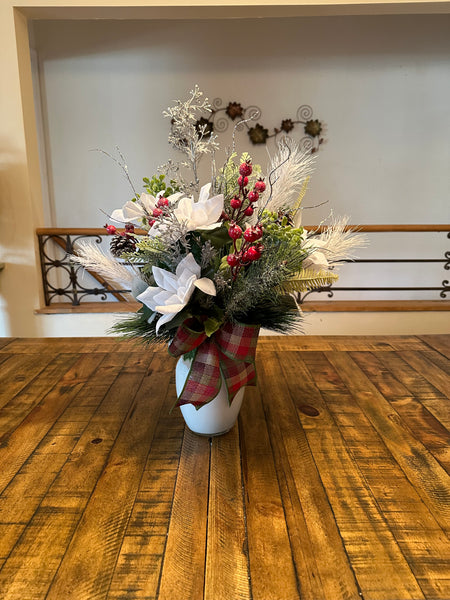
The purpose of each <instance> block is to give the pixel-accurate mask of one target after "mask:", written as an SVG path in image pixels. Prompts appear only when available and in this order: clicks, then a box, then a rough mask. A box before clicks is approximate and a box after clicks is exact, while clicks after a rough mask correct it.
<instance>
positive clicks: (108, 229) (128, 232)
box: [103, 223, 134, 237]
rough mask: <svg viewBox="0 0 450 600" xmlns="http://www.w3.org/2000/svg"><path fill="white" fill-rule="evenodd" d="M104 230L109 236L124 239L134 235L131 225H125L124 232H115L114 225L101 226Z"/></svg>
mask: <svg viewBox="0 0 450 600" xmlns="http://www.w3.org/2000/svg"><path fill="white" fill-rule="evenodd" d="M103 227H104V228H105V229H106V232H107V233H108V234H109V235H116V233H117V235H122V236H126V237H130V236H131V235H132V234H133V233H134V225H133V223H125V231H120V232H117V227H115V225H103Z"/></svg>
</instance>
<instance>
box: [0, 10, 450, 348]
mask: <svg viewBox="0 0 450 600" xmlns="http://www.w3.org/2000/svg"><path fill="white" fill-rule="evenodd" d="M34 4H35V3H34V2H33V3H32V2H26V1H22V2H20V1H19V2H15V3H13V2H11V1H10V0H2V2H1V3H0V78H1V80H0V115H1V134H0V262H3V263H5V269H4V270H3V271H2V272H1V273H0V335H6V336H8V335H14V336H33V335H58V334H59V335H65V334H67V333H68V334H70V335H76V334H84V335H90V334H92V333H94V334H98V327H97V325H92V319H93V318H94V317H92V316H89V317H87V318H83V317H79V316H71V315H66V316H64V317H63V316H59V317H55V318H52V317H49V316H36V315H34V312H33V311H34V310H35V309H36V308H38V307H39V306H40V305H41V297H40V296H41V294H40V284H39V280H40V276H39V273H38V263H37V260H36V244H35V236H34V230H35V228H36V227H38V226H40V225H42V222H43V210H42V198H41V186H40V175H39V164H38V152H37V147H38V146H37V139H36V128H35V122H34V106H33V93H32V85H31V72H30V61H29V48H28V32H27V20H26V17H25V16H24V14H25V13H26V14H27V15H30V16H32V17H33V18H48V19H52V18H68V17H69V18H70V17H72V16H74V17H76V18H94V17H100V18H101V17H109V18H115V17H118V18H123V17H126V18H139V17H141V16H146V17H148V16H152V17H165V18H183V17H186V16H190V17H193V16H194V17H202V18H205V17H206V18H208V17H209V16H245V14H247V15H248V14H252V15H254V14H255V11H258V14H260V15H272V16H273V15H278V16H282V15H290V14H305V13H306V14H323V12H324V11H326V12H327V13H328V14H335V13H336V12H337V13H340V14H348V13H350V14H352V13H355V14H358V13H365V12H366V13H367V12H368V13H383V12H388V13H390V12H411V13H414V12H422V13H426V12H449V2H447V1H443V2H418V3H414V2H393V3H380V2H366V3H364V2H358V3H354V2H348V3H346V2H336V3H332V4H331V5H330V6H328V5H325V3H321V4H320V5H319V7H318V8H317V7H314V5H313V4H312V3H303V4H301V3H297V2H291V3H285V4H283V5H280V4H279V3H277V2H262V3H261V2H246V4H247V5H251V4H253V5H254V7H256V8H254V9H245V10H246V11H247V12H246V13H245V14H244V12H243V9H242V7H240V6H239V5H240V3H239V2H230V3H229V4H231V5H234V8H233V9H230V8H223V4H224V3H220V2H215V3H212V2H208V3H206V2H198V3H197V7H195V6H193V4H192V3H188V2H180V3H179V4H180V6H181V7H183V6H184V7H185V8H180V9H177V8H175V7H174V3H172V2H171V3H169V2H167V4H168V5H170V8H168V9H167V8H166V9H165V8H161V9H160V8H157V9H155V4H156V3H152V2H145V1H141V2H134V3H133V4H134V5H135V6H137V8H135V9H133V10H130V9H129V7H127V3H125V2H120V1H119V0H117V1H116V2H114V3H110V2H106V1H105V2H101V1H99V0H98V1H97V2H90V1H88V0H84V1H80V2H78V3H77V5H79V6H81V8H74V7H73V6H71V5H72V4H73V3H72V2H58V1H57V0H55V1H49V0H48V1H47V2H46V5H47V6H46V7H42V6H41V8H35V7H34V6H33V5H34ZM110 4H114V6H115V8H114V9H112V12H111V10H110V9H109V8H108V6H109V5H110ZM14 6H19V7H20V10H18V9H14ZM95 6H96V7H97V8H93V9H91V7H95ZM83 7H84V8H83ZM205 7H206V8H205ZM208 7H210V8H208ZM148 10H150V11H151V12H148ZM208 10H209V11H210V12H208ZM168 11H169V12H168ZM233 11H234V12H233ZM444 316H445V313H442V314H441V317H444ZM441 317H440V316H439V315H433V316H428V317H427V320H428V321H429V322H430V329H433V330H437V331H442V326H440V325H439V324H436V319H439V318H441ZM324 318H326V317H320V319H322V322H321V326H320V328H319V329H320V331H319V332H322V333H326V332H327V325H326V323H324V322H323V319H324ZM366 318H367V317H366ZM368 318H369V319H370V316H369V317H368ZM374 318H375V320H376V319H378V316H376V317H374ZM410 318H411V317H410V316H408V318H407V320H410ZM320 319H319V321H320ZM330 319H331V320H333V321H334V320H335V315H331V316H330ZM360 319H361V317H358V320H360ZM386 320H389V319H386ZM395 321H396V323H397V325H398V322H399V320H398V316H396V319H395ZM344 322H345V319H343V318H341V320H340V323H344ZM351 322H354V319H350V320H349V323H351ZM373 322H374V321H372V322H371V323H369V322H368V323H367V327H368V328H369V329H370V328H373ZM426 322H427V321H424V320H421V328H422V329H423V326H424V323H426ZM95 323H96V324H99V323H100V320H97V321H95ZM102 323H103V321H102ZM330 323H331V321H330ZM405 323H406V321H405ZM442 323H445V321H444V320H443V321H442ZM100 327H103V325H100ZM405 327H406V328H409V329H411V327H412V326H411V324H409V325H407V324H406V325H405ZM311 332H314V333H317V331H311ZM343 332H344V333H345V332H349V329H347V330H346V331H343ZM405 332H406V331H405ZM422 332H423V331H422Z"/></svg>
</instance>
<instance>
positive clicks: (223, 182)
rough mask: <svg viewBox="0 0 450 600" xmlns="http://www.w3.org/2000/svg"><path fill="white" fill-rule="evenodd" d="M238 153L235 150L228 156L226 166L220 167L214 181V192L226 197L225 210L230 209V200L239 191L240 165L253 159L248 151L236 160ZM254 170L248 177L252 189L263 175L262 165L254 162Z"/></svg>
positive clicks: (249, 186)
mask: <svg viewBox="0 0 450 600" xmlns="http://www.w3.org/2000/svg"><path fill="white" fill-rule="evenodd" d="M236 158H237V153H236V152H233V153H232V154H230V156H229V157H228V159H227V161H226V162H225V164H224V166H223V167H222V168H221V169H220V172H219V174H218V176H217V177H216V180H215V182H214V192H215V193H216V194H223V196H224V198H225V205H224V210H225V212H227V211H228V210H229V209H230V200H231V198H233V196H236V195H237V194H238V193H239V185H238V177H239V166H240V165H241V164H242V163H243V162H245V161H246V160H250V161H251V156H250V154H249V153H248V152H244V153H243V154H241V157H240V160H239V162H237V161H236ZM252 166H253V172H252V174H251V175H250V177H249V178H248V179H249V181H248V186H247V187H248V188H249V189H251V188H252V187H253V186H254V184H255V182H256V180H257V179H259V177H260V176H261V172H262V171H261V166H260V165H256V164H253V163H252Z"/></svg>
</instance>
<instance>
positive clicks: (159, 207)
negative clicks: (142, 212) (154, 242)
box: [148, 198, 169, 227]
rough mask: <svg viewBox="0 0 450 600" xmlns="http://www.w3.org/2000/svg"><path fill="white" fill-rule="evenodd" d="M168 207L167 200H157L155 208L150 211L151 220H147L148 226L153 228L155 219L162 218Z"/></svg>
mask: <svg viewBox="0 0 450 600" xmlns="http://www.w3.org/2000/svg"><path fill="white" fill-rule="evenodd" d="M168 207H169V200H168V199H167V198H158V200H157V202H156V206H155V208H154V209H153V211H152V216H153V219H152V218H150V219H148V224H149V225H150V227H153V225H154V224H155V222H156V219H159V217H162V216H163V215H164V213H165V212H166V211H167V209H168Z"/></svg>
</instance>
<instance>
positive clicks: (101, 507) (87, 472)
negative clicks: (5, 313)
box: [0, 335, 450, 600]
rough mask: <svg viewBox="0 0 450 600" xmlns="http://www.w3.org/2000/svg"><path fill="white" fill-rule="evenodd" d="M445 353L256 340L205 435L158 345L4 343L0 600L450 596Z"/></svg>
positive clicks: (0, 369)
mask: <svg viewBox="0 0 450 600" xmlns="http://www.w3.org/2000/svg"><path fill="white" fill-rule="evenodd" d="M449 349H450V337H449V336H442V335H439V336H420V337H416V336H389V337H386V336H358V337H349V336H323V337H314V336H309V337H282V336H267V337H263V338H261V339H260V341H259V344H258V350H257V369H258V386H257V387H256V388H248V389H247V391H246V397H245V401H244V405H243V407H242V409H241V414H240V417H239V422H238V423H237V424H236V425H235V427H234V428H233V429H232V430H231V431H230V432H229V433H227V434H226V435H224V436H221V437H218V438H211V439H209V438H204V437H200V436H196V435H195V434H193V433H191V432H190V431H189V430H188V429H186V427H185V425H184V421H183V419H182V417H181V415H180V412H179V410H178V409H175V411H173V413H172V414H169V410H170V407H171V406H172V405H173V402H174V399H175V384H174V365H175V361H174V359H172V358H170V357H168V355H167V351H166V350H165V349H162V350H158V349H156V350H155V349H149V350H144V349H143V348H142V347H141V346H138V345H136V344H134V343H131V342H121V341H119V340H118V339H114V338H74V339H70V338H51V339H38V338H33V339H22V338H13V339H8V340H2V341H1V342H0V384H1V385H0V400H1V403H0V432H1V433H0V598H1V600H91V599H94V598H95V599H96V600H125V599H126V600H150V599H152V600H174V599H175V600H178V599H183V600H225V599H226V600H361V599H363V600H449V599H450V540H449V534H450V477H449V469H450V451H449V448H450V443H449V442H450V400H449V373H450V362H449V360H448V356H449Z"/></svg>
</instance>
